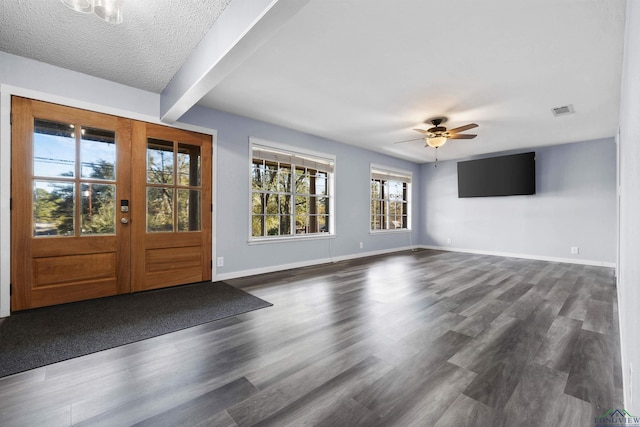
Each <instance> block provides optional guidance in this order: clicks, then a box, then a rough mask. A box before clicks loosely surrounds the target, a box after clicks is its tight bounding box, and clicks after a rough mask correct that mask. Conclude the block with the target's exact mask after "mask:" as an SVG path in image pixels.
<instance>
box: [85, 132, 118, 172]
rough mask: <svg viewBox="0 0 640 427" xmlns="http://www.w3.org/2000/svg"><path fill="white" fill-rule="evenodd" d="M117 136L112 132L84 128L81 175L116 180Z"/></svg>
mask: <svg viewBox="0 0 640 427" xmlns="http://www.w3.org/2000/svg"><path fill="white" fill-rule="evenodd" d="M115 136H116V134H115V132H114V131H111V130H101V129H93V128H87V127H83V128H82V139H81V140H80V165H81V168H80V171H81V172H80V173H81V175H82V177H83V178H94V179H104V180H109V181H113V180H115V177H116V175H115V169H116V138H115Z"/></svg>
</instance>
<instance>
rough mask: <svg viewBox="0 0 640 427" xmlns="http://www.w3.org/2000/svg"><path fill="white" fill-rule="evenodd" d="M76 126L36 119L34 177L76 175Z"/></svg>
mask: <svg viewBox="0 0 640 427" xmlns="http://www.w3.org/2000/svg"><path fill="white" fill-rule="evenodd" d="M75 161H76V142H75V126H74V125H72V124H68V123H58V122H52V121H49V120H42V119H35V120H34V132H33V175H34V176H42V177H56V176H68V177H72V176H74V175H75Z"/></svg>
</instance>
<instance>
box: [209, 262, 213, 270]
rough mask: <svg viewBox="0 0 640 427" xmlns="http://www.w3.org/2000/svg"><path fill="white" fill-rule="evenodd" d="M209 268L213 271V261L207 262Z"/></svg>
mask: <svg viewBox="0 0 640 427" xmlns="http://www.w3.org/2000/svg"><path fill="white" fill-rule="evenodd" d="M209 267H210V268H211V269H213V260H211V261H209Z"/></svg>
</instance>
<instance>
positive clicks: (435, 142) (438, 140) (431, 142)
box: [425, 136, 447, 148]
mask: <svg viewBox="0 0 640 427" xmlns="http://www.w3.org/2000/svg"><path fill="white" fill-rule="evenodd" d="M425 139H426V140H427V145H428V146H429V147H433V148H438V147H442V146H443V145H444V143H445V142H447V138H446V137H444V136H434V137H432V138H425Z"/></svg>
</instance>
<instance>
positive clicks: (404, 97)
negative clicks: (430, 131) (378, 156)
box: [0, 0, 625, 162]
mask: <svg viewBox="0 0 640 427" xmlns="http://www.w3.org/2000/svg"><path fill="white" fill-rule="evenodd" d="M234 1H236V2H251V1H254V0H234ZM229 2H230V0H221V1H216V2H212V1H196V0H185V1H170V0H157V1H155V2H143V1H142V0H125V18H124V23H123V24H121V25H119V26H112V25H109V24H106V23H103V22H101V21H100V20H99V19H97V18H95V17H93V16H89V15H82V14H78V13H75V12H72V11H70V10H69V9H67V8H66V7H65V6H64V5H62V4H61V3H60V1H59V0H34V1H27V0H22V1H19V0H2V1H0V50H3V51H6V52H9V53H13V54H17V55H21V56H25V57H28V58H33V59H36V60H39V61H43V62H48V63H51V64H54V65H59V66H61V67H64V68H68V69H72V70H75V71H80V72H83V73H86V74H90V75H94V76H98V77H102V78H105V79H108V80H112V81H116V82H120V83H124V84H128V85H130V86H134V87H138V88H142V89H147V90H150V91H153V92H157V93H160V92H161V91H162V90H163V89H164V88H165V86H166V85H167V83H168V82H169V81H170V79H171V78H172V76H174V74H175V73H176V72H177V71H178V69H179V68H180V66H181V65H182V64H183V62H184V60H185V59H186V58H187V57H188V56H189V55H190V54H191V53H192V50H193V48H194V47H195V46H196V45H197V44H198V42H199V41H200V39H201V38H202V36H203V35H204V34H205V33H206V32H207V30H208V29H209V27H210V26H211V25H212V24H213V23H214V22H215V20H216V18H217V17H218V15H219V14H220V12H221V11H223V9H224V8H225V7H226V6H227V5H228V3H229ZM280 3H284V1H283V0H281V1H280ZM293 3H294V2H289V3H286V4H289V5H291V4H293ZM245 4H246V3H245ZM148 5H151V9H152V10H148V11H147V10H144V7H147V6H148ZM234 5H235V3H234ZM284 7H289V6H284ZM291 7H293V6H291ZM230 9H231V8H230ZM624 11H625V1H624V0H527V1H514V0H482V1H478V0H400V1H393V2H390V1H388V0H311V1H310V2H309V4H308V5H306V6H304V7H303V8H302V10H301V11H300V12H298V13H296V14H295V15H294V16H293V17H292V18H291V19H289V20H288V21H287V22H286V23H285V24H284V25H283V26H282V28H280V29H279V30H278V31H277V32H276V33H275V35H273V36H272V37H271V38H269V39H268V40H266V41H265V40H261V42H260V45H259V46H257V47H256V49H255V50H254V51H251V54H250V55H249V56H248V58H246V59H244V58H243V61H242V62H241V63H240V64H239V65H238V66H237V67H235V68H233V70H231V71H230V73H229V74H228V75H226V76H225V77H224V78H223V79H222V80H221V81H220V82H218V83H216V86H215V87H213V89H212V90H211V91H210V92H209V93H208V94H207V95H205V96H204V97H203V98H202V99H201V100H200V105H204V106H208V107H211V108H216V109H220V110H224V111H229V112H232V113H236V114H240V115H243V116H247V117H252V118H256V119H259V120H263V121H267V122H271V123H275V124H278V125H282V126H286V127H289V128H292V129H297V130H300V131H303V132H308V133H311V134H315V135H320V136H323V137H326V138H330V139H334V140H337V141H341V142H345V143H348V144H353V145H357V146H361V147H365V148H369V149H372V150H375V151H379V152H382V153H386V154H389V155H392V156H397V157H401V158H406V159H410V160H413V161H417V162H430V161H433V160H434V154H435V150H434V149H432V148H424V147H423V145H424V143H423V142H422V141H416V142H409V143H405V144H393V142H394V141H400V140H406V139H410V138H413V137H418V136H419V135H418V134H417V133H416V132H414V131H412V130H411V129H412V128H415V127H418V126H420V125H421V124H422V123H423V122H424V121H425V120H426V119H428V118H430V117H434V116H446V117H448V119H449V120H448V122H447V123H446V124H445V125H446V126H447V127H449V128H453V127H457V126H461V125H464V124H467V123H470V122H475V123H477V124H478V125H479V127H478V128H477V129H473V132H468V133H477V134H478V137H477V138H476V139H473V140H456V141H450V142H448V143H447V144H446V145H445V146H443V147H442V148H440V149H438V153H439V158H440V159H455V158H464V157H468V156H472V155H477V154H482V153H492V152H499V151H504V150H511V149H517V148H525V147H526V148H532V147H535V146H539V145H553V144H562V143H569V142H576V141H585V140H591V139H598V138H603V137H612V136H614V135H615V133H616V130H617V125H618V108H619V92H620V75H621V68H622V49H623V36H624V21H625V17H624ZM245 48H246V47H245ZM199 54H204V55H206V54H207V52H202V51H201V52H199ZM194 55H195V54H194ZM192 59H193V57H192ZM205 60H206V58H205ZM205 62H206V61H205ZM567 104H573V106H574V108H575V114H572V115H567V116H563V117H554V116H553V115H552V113H551V109H552V108H554V107H559V106H563V105H567ZM422 127H423V128H425V127H427V126H425V125H422ZM318 148H319V149H321V147H318Z"/></svg>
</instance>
